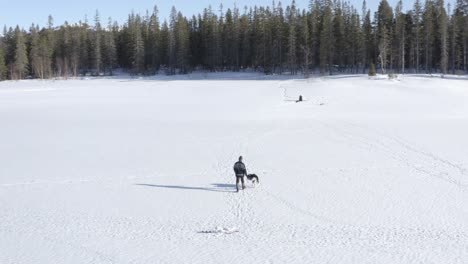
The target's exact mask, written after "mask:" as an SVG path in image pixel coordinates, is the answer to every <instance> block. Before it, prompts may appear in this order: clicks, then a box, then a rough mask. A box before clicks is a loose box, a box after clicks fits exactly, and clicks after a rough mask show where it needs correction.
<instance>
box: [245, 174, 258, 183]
mask: <svg viewBox="0 0 468 264" xmlns="http://www.w3.org/2000/svg"><path fill="white" fill-rule="evenodd" d="M247 180H249V181H252V183H253V184H254V185H255V184H256V183H260V182H259V181H258V176H257V174H247Z"/></svg>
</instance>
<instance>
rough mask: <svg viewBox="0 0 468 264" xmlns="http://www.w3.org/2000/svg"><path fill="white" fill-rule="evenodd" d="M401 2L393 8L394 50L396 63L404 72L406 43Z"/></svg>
mask: <svg viewBox="0 0 468 264" xmlns="http://www.w3.org/2000/svg"><path fill="white" fill-rule="evenodd" d="M402 9H403V2H402V1H401V0H400V1H398V3H397V6H396V8H395V18H396V23H395V24H396V25H395V36H394V38H395V50H396V52H395V53H396V54H397V56H396V57H395V60H396V61H397V63H396V65H397V66H399V68H400V72H401V73H404V72H405V45H406V42H405V41H406V16H405V15H404V14H403V11H402Z"/></svg>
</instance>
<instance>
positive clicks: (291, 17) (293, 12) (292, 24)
mask: <svg viewBox="0 0 468 264" xmlns="http://www.w3.org/2000/svg"><path fill="white" fill-rule="evenodd" d="M287 13H288V24H289V32H288V63H289V69H290V71H291V74H292V75H295V74H296V71H297V69H296V68H297V57H296V56H297V54H296V53H297V52H296V48H297V46H296V45H297V43H296V41H297V32H296V27H297V25H296V23H297V9H296V1H295V0H293V1H292V3H291V6H290V7H288V8H287Z"/></svg>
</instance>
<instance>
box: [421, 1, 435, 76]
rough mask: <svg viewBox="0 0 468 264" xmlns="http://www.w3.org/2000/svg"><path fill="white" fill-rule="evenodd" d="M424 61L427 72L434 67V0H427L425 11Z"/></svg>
mask: <svg viewBox="0 0 468 264" xmlns="http://www.w3.org/2000/svg"><path fill="white" fill-rule="evenodd" d="M423 28H424V61H425V70H426V73H431V72H432V69H433V53H434V52H433V50H434V7H433V3H432V0H426V3H425V6H424V12H423Z"/></svg>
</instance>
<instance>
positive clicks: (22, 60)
mask: <svg viewBox="0 0 468 264" xmlns="http://www.w3.org/2000/svg"><path fill="white" fill-rule="evenodd" d="M15 38H16V41H15V56H14V63H13V76H12V79H15V80H20V79H23V78H25V77H26V75H27V74H28V54H27V51H26V43H25V39H24V35H23V31H22V30H20V28H19V26H16V29H15Z"/></svg>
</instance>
